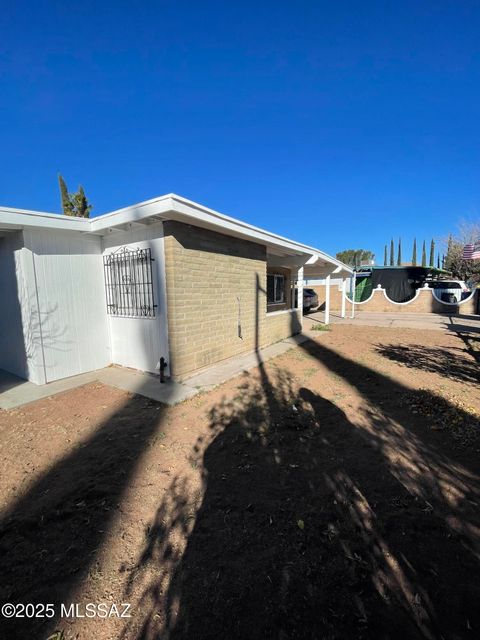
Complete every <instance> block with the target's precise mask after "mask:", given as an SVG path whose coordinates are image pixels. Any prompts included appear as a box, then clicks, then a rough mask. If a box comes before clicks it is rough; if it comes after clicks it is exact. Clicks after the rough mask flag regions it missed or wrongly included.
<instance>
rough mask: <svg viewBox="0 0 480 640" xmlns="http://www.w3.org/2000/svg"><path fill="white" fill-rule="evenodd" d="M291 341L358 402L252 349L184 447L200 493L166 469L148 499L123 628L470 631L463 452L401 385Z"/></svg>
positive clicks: (147, 632) (467, 479)
mask: <svg viewBox="0 0 480 640" xmlns="http://www.w3.org/2000/svg"><path fill="white" fill-rule="evenodd" d="M300 348H302V349H303V352H304V353H305V354H306V357H307V358H309V359H311V361H312V363H315V362H316V363H317V366H326V367H328V368H329V369H330V371H332V372H335V373H336V374H337V375H338V376H339V377H340V378H341V379H343V380H344V381H345V382H346V383H347V384H348V385H350V386H351V387H352V388H353V389H354V390H355V392H357V393H358V394H360V395H361V397H362V399H363V406H362V409H361V411H360V412H359V413H357V414H356V415H355V418H354V419H353V418H351V419H349V418H348V417H347V415H346V413H345V412H344V411H343V410H342V409H341V408H339V407H338V406H336V405H335V404H334V403H333V402H331V401H330V400H328V399H326V398H324V397H322V396H321V395H320V394H319V393H317V392H315V391H313V390H312V389H308V388H306V387H301V388H299V387H298V386H297V385H296V383H295V380H294V379H292V378H291V376H290V375H289V374H288V373H287V372H285V371H282V370H278V369H277V370H276V373H275V375H274V376H272V374H270V375H269V374H268V373H267V371H266V369H265V367H264V366H263V365H262V364H261V363H260V367H259V371H258V372H256V374H255V375H248V374H245V375H244V377H243V379H242V381H241V383H240V384H239V386H238V393H237V395H236V397H234V398H231V399H227V398H224V400H223V402H222V403H220V404H218V405H217V406H216V407H214V408H213V409H212V410H211V412H210V434H209V436H208V437H207V438H206V439H199V441H198V442H197V445H196V447H195V448H194V450H193V451H192V462H193V463H195V464H197V465H201V466H202V470H203V496H202V495H198V494H196V495H195V496H192V495H191V490H190V488H189V487H188V485H187V484H186V483H185V482H184V481H183V480H182V479H181V478H179V477H177V478H176V479H175V480H174V481H173V482H172V485H171V487H170V490H169V491H168V492H167V495H166V497H165V499H164V500H162V502H161V503H160V504H159V507H158V510H157V512H156V514H155V517H154V520H153V523H152V527H151V530H150V536H149V539H148V542H147V544H146V545H145V548H144V550H143V553H142V555H141V556H140V557H139V559H138V562H137V565H136V568H135V570H134V571H133V572H132V573H131V575H130V578H129V582H128V586H127V589H126V595H128V596H129V597H131V598H134V599H135V598H136V604H135V605H134V608H135V610H136V612H137V616H136V618H135V620H134V621H133V624H132V626H129V627H127V628H125V630H124V634H123V636H122V637H124V638H137V639H141V640H151V639H153V638H160V637H161V638H162V639H167V638H168V639H173V640H177V639H187V638H195V639H199V640H200V639H207V638H209V639H211V638H247V637H248V638H279V639H283V638H332V639H333V638H339V639H340V638H342V639H344V638H392V639H393V638H395V639H396V638H398V639H400V638H401V639H402V640H403V639H404V638H409V639H411V638H468V637H472V638H473V637H478V633H479V629H480V611H479V609H478V598H479V596H480V586H479V585H480V549H479V542H480V517H479V512H478V506H479V500H480V479H479V477H478V475H477V474H476V472H475V471H474V469H475V464H476V460H475V456H473V455H472V456H470V457H469V455H468V454H467V455H464V454H465V452H464V451H463V450H459V451H456V450H455V449H452V446H451V442H450V440H449V435H448V434H446V433H436V432H429V431H428V430H427V429H426V428H425V420H424V419H423V417H422V416H421V415H419V414H412V412H411V410H410V408H409V406H408V403H405V402H404V398H405V396H406V395H408V393H410V390H408V389H406V388H405V387H403V386H402V385H401V384H399V383H396V382H394V381H392V380H391V379H390V378H387V377H386V376H383V375H381V374H378V373H376V372H374V371H372V370H371V369H369V368H368V367H365V366H363V365H360V364H358V363H355V362H353V361H351V360H347V359H345V358H343V357H342V356H341V355H339V354H338V353H336V352H335V351H333V350H332V349H329V348H327V347H325V346H323V345H320V344H319V343H318V342H314V341H308V342H305V343H303V344H302V345H301V347H300ZM432 399H433V400H434V399H435V396H433V395H432ZM477 429H478V424H477Z"/></svg>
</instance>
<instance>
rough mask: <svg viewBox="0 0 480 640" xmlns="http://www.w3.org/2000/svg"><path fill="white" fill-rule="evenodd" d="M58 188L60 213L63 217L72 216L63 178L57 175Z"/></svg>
mask: <svg viewBox="0 0 480 640" xmlns="http://www.w3.org/2000/svg"><path fill="white" fill-rule="evenodd" d="M58 186H59V189H60V200H61V203H62V211H63V215H64V216H73V213H72V211H73V204H72V201H71V199H70V194H69V193H68V189H67V185H66V183H65V180H64V179H63V177H62V176H61V175H60V174H58Z"/></svg>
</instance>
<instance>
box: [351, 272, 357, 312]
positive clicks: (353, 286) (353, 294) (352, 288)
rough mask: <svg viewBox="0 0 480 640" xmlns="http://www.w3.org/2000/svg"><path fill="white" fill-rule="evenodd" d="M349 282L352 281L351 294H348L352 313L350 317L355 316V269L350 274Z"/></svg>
mask: <svg viewBox="0 0 480 640" xmlns="http://www.w3.org/2000/svg"><path fill="white" fill-rule="evenodd" d="M350 282H351V283H352V287H351V290H352V295H351V296H350V298H351V300H352V313H351V315H350V317H351V318H354V317H355V287H356V284H357V274H356V272H355V271H354V272H353V274H352V277H351V279H350Z"/></svg>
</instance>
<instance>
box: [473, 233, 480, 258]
mask: <svg viewBox="0 0 480 640" xmlns="http://www.w3.org/2000/svg"><path fill="white" fill-rule="evenodd" d="M472 260H480V238H479V239H478V240H475V244H474V245H473V253H472Z"/></svg>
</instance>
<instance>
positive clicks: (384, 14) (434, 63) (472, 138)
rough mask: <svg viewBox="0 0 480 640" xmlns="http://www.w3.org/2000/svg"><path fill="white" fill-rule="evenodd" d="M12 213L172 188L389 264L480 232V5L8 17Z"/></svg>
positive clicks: (4, 123)
mask: <svg viewBox="0 0 480 640" xmlns="http://www.w3.org/2000/svg"><path fill="white" fill-rule="evenodd" d="M0 29H1V32H0V33H1V38H0V82H1V85H0V86H1V94H0V95H1V98H0V140H1V156H0V157H1V160H0V163H1V164H0V204H2V205H5V206H13V207H22V208H30V209H38V210H46V211H59V197H58V190H57V182H56V180H57V172H58V171H60V172H61V173H62V174H63V175H64V177H65V178H66V180H67V183H68V185H69V188H70V190H74V189H76V188H77V185H78V183H79V182H81V183H82V184H83V185H84V187H85V190H86V192H87V195H88V196H89V198H90V200H91V201H92V203H93V204H94V207H95V208H94V211H93V214H96V215H98V214H100V213H104V212H106V211H110V210H112V209H115V208H118V207H122V206H127V205H129V204H133V203H135V202H138V201H141V200H145V199H148V198H151V197H154V196H156V195H161V194H163V193H167V192H171V191H173V192H176V193H179V194H180V195H183V196H185V197H187V198H191V199H193V200H197V201H199V202H201V203H203V204H206V205H207V206H210V207H212V208H215V209H217V210H219V211H222V212H224V213H228V214H230V215H233V216H237V217H241V218H242V219H244V220H247V221H248V222H251V223H253V224H257V225H259V226H263V227H267V228H268V229H271V230H273V231H276V232H278V233H280V234H282V235H286V236H289V237H292V238H295V239H297V240H300V241H304V242H306V243H308V244H312V245H315V246H318V247H319V248H321V249H323V250H325V251H328V252H329V253H335V252H336V251H338V250H341V249H343V248H350V247H364V248H367V249H371V250H373V251H375V252H376V254H377V257H378V258H379V259H380V260H382V259H383V258H382V256H383V245H384V244H385V242H389V240H390V237H392V236H393V237H395V238H397V237H398V236H399V235H401V236H402V239H403V255H404V259H407V258H409V257H410V256H409V253H410V246H411V241H412V238H413V236H414V235H416V236H417V239H418V240H419V241H421V240H422V239H423V238H426V239H427V241H429V239H430V237H432V236H434V237H440V236H443V235H445V234H447V233H448V232H449V231H450V230H452V229H454V228H455V226H456V223H457V221H458V220H459V219H461V218H466V219H467V220H468V219H469V220H475V219H477V220H478V219H479V218H480V214H479V210H480V117H479V116H480V112H479V106H480V105H479V102H480V77H479V76H480V73H479V71H480V45H479V33H480V5H479V3H478V2H462V1H458V0H457V1H455V2H428V1H426V2H418V1H417V2H409V1H404V2H388V1H383V2H366V3H361V2H358V1H355V2H328V3H327V2H307V1H302V0H298V1H297V2H282V1H281V0H277V1H275V2H270V1H268V0H266V1H263V2H258V0H257V2H249V1H248V0H247V1H242V2H236V1H232V2H224V1H223V2H209V1H208V0H205V1H204V2H193V1H191V2H182V0H176V1H169V2H143V1H142V2H138V3H133V4H132V3H131V2H123V1H122V0H117V1H116V2H109V1H108V0H107V1H106V2H104V3H99V2H95V3H90V2H88V1H87V2H81V3H80V2H41V1H40V2H22V1H17V2H12V3H9V4H8V5H7V4H6V3H4V4H3V7H2V13H1V15H0Z"/></svg>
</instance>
